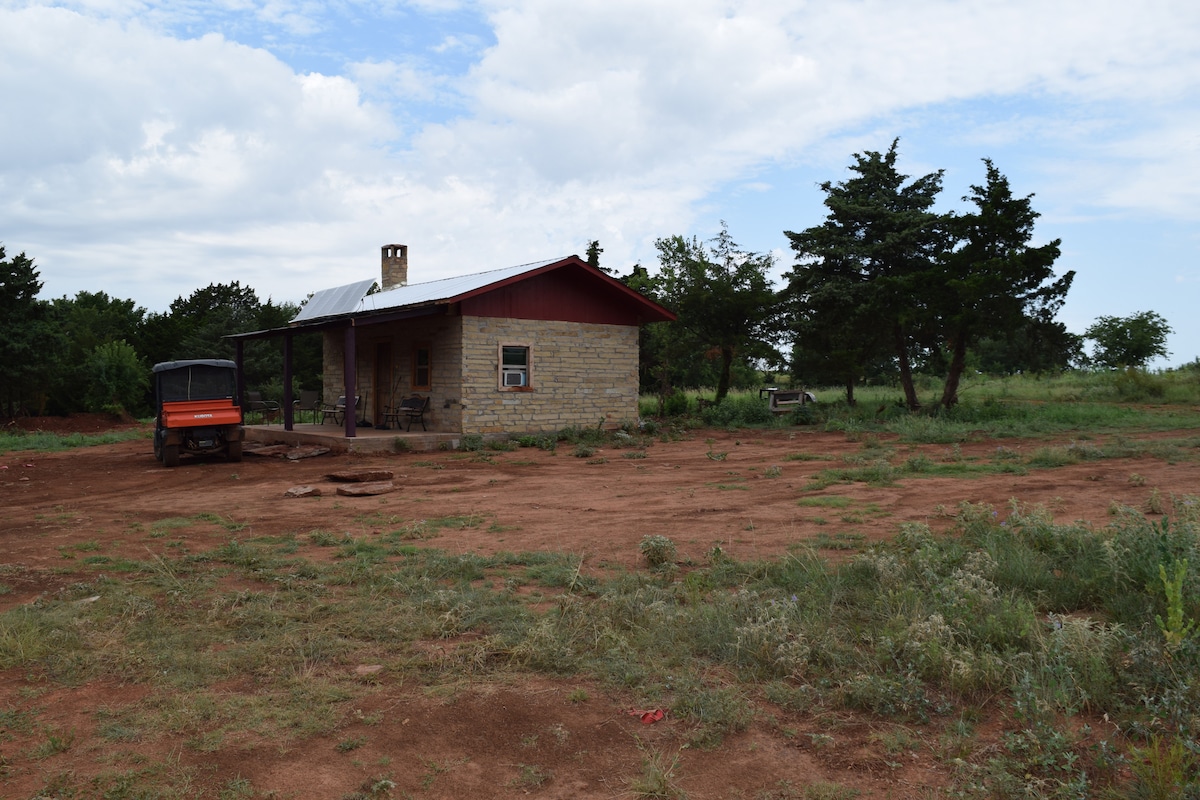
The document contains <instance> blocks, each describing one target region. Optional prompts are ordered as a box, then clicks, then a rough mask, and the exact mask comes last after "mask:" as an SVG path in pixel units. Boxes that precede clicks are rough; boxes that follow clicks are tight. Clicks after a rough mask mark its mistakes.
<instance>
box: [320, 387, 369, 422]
mask: <svg viewBox="0 0 1200 800" xmlns="http://www.w3.org/2000/svg"><path fill="white" fill-rule="evenodd" d="M361 407H362V395H358V396H356V397H355V398H354V413H355V415H357V414H358V410H359V408H361ZM330 417H333V424H334V425H341V424H342V423H343V422H345V421H346V395H344V394H343V395H338V399H337V402H336V403H334V404H333V405H331V406H324V407H323V408H322V409H321V424H322V425H324V424H325V420H327V419H329V418H330Z"/></svg>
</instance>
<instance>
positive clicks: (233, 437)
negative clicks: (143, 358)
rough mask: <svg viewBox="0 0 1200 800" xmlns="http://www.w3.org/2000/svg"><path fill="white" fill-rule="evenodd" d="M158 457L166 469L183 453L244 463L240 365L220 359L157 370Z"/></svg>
mask: <svg viewBox="0 0 1200 800" xmlns="http://www.w3.org/2000/svg"><path fill="white" fill-rule="evenodd" d="M154 401H155V403H154V404H155V408H156V410H157V412H158V413H157V416H156V417H155V424H154V457H155V458H157V459H158V460H159V461H161V462H162V463H163V466H164V467H175V466H178V465H179V454H180V453H188V454H190V455H208V454H224V456H225V458H227V459H228V460H230V461H241V460H242V439H243V438H244V437H245V429H244V428H243V427H242V407H241V405H240V404H239V403H238V396H237V365H236V364H234V363H233V362H232V361H228V360H225V359H218V358H208V359H196V360H192V361H164V362H163V363H161V364H155V365H154Z"/></svg>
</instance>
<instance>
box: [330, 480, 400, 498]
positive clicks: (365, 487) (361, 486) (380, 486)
mask: <svg viewBox="0 0 1200 800" xmlns="http://www.w3.org/2000/svg"><path fill="white" fill-rule="evenodd" d="M394 491H396V484H394V483H392V482H391V481H376V482H374V483H354V484H349V485H347V486H339V487H337V493H338V494H340V495H342V496H343V497H369V496H371V495H376V494H387V493H388V492H394Z"/></svg>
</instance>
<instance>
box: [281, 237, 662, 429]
mask: <svg viewBox="0 0 1200 800" xmlns="http://www.w3.org/2000/svg"><path fill="white" fill-rule="evenodd" d="M381 268H382V270H381V271H382V280H381V282H380V285H381V286H382V290H381V291H378V292H375V293H370V292H371V290H372V288H374V284H375V281H374V280H364V281H359V282H357V283H353V284H349V285H346V286H339V287H336V288H333V289H327V290H324V291H321V292H317V293H316V294H314V295H313V296H312V298H310V300H309V301H308V303H306V304H305V306H304V308H303V309H302V310H301V312H300V313H299V314H298V315H297V316H296V318H295V319H294V320H292V322H291V324H290V325H289V327H288V328H287V329H285V330H284V331H281V332H279V333H283V334H284V335H288V334H289V333H298V332H304V331H310V330H320V331H321V332H322V334H323V342H324V346H323V376H324V397H323V398H322V399H323V402H324V403H326V404H330V405H332V404H333V403H334V402H335V401H336V400H337V398H338V397H339V396H342V395H344V396H346V397H350V396H358V397H360V398H361V402H362V406H361V408H360V410H359V412H358V414H357V415H355V414H347V415H346V421H345V426H346V436H348V437H352V436H354V435H355V427H356V424H357V422H356V420H355V417H356V416H357V418H358V420H365V421H367V422H369V423H371V424H372V425H379V424H381V423H382V422H383V415H384V412H385V409H386V408H387V407H388V406H395V405H398V404H399V403H400V400H401V399H402V398H403V397H405V396H407V395H410V394H413V393H417V394H421V395H427V396H429V397H430V398H431V404H430V410H429V412H428V413H427V415H426V419H425V422H426V425H427V426H428V428H429V430H430V431H437V432H446V433H460V434H492V433H534V432H549V431H556V430H560V429H562V428H565V427H570V426H581V427H583V426H587V427H595V426H597V425H600V426H603V427H606V428H616V427H618V426H620V425H621V423H623V422H627V421H631V420H636V419H637V416H638V331H639V326H641V325H642V324H644V323H647V322H659V321H667V320H673V319H674V318H675V317H674V315H673V314H672V313H671V312H670V311H668V310H667V309H665V308H663V307H662V306H660V305H658V304H657V303H654V302H653V301H651V300H649V299H648V298H646V297H644V296H643V295H641V294H639V293H638V292H636V291H633V290H632V289H630V288H629V287H627V286H625V285H624V284H622V283H621V282H620V281H617V280H614V279H613V278H611V277H609V276H608V275H606V274H604V273H603V272H601V271H599V270H597V269H595V268H593V267H591V266H589V265H588V264H587V263H586V262H585V261H583V260H581V259H580V258H579V257H578V256H568V257H566V258H560V259H557V260H553V261H543V262H539V263H534V264H524V265H521V266H517V267H508V268H505V269H497V270H491V271H488V272H479V273H475V274H472V275H464V276H461V277H457V278H446V279H443V280H437V281H430V282H427V283H409V282H408V247H407V246H406V245H402V244H389V245H384V246H383V248H382V264H381ZM289 350H290V348H289V347H288V345H287V344H286V343H285V375H284V386H285V387H290V386H291V376H290V359H289V358H287V355H286V354H287V353H288V352H289ZM291 407H292V403H291V398H290V397H285V398H284V412H285V420H284V424H285V426H286V427H288V428H289V429H290V428H291V424H292V420H291V419H290V418H291V416H292V415H291V413H290V412H291Z"/></svg>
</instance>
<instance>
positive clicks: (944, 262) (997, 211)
mask: <svg viewBox="0 0 1200 800" xmlns="http://www.w3.org/2000/svg"><path fill="white" fill-rule="evenodd" d="M984 164H985V165H986V167H987V181H986V183H985V184H984V185H982V186H972V187H971V194H969V195H967V196H966V197H964V198H963V199H964V200H966V201H968V202H971V203H974V204H975V210H974V211H972V212H970V213H966V214H962V215H960V216H955V215H951V216H949V217H947V227H948V230H949V232H950V233H951V235H952V236H953V238H954V241H955V243H956V246H955V248H954V249H953V250H950V251H948V252H947V253H946V254H945V256H944V258H943V259H941V264H940V269H936V270H935V271H933V273H932V276H933V280H931V281H928V282H927V283H926V286H927V288H926V290H925V301H926V302H927V303H928V304H929V307H930V310H931V312H932V313H933V316H934V317H935V319H936V323H935V328H934V329H935V330H936V331H937V334H938V338H939V339H940V340H941V342H943V343H944V345H945V347H946V350H947V351H948V355H949V363H948V366H947V368H946V379H945V384H944V386H943V389H942V398H941V403H940V404H941V405H942V406H943V407H945V408H949V407H951V406H954V405H955V404H957V403H958V387H959V383H960V381H961V378H962V374H963V370H964V369H965V368H966V363H967V350H968V348H969V347H970V346H971V344H972V343H973V342H974V341H975V340H977V339H978V338H980V337H982V336H984V335H987V334H989V333H991V334H993V335H994V334H996V333H997V332H1005V331H1014V330H1018V329H1021V328H1023V327H1026V325H1027V323H1029V322H1030V321H1035V322H1038V323H1041V326H1042V327H1043V328H1044V327H1045V326H1046V325H1047V324H1050V323H1052V321H1053V317H1054V315H1055V314H1056V313H1057V312H1058V309H1059V308H1060V307H1061V306H1062V303H1063V301H1064V300H1065V299H1066V295H1067V291H1068V290H1069V289H1070V287H1071V282H1072V280H1073V279H1074V278H1075V273H1074V272H1068V273H1067V274H1066V275H1064V276H1062V277H1061V278H1058V279H1055V278H1054V262H1055V261H1056V260H1057V259H1058V256H1059V252H1060V251H1059V245H1060V244H1061V240H1058V239H1055V240H1054V241H1052V242H1050V243H1048V244H1045V245H1042V246H1040V247H1033V246H1031V245H1030V241H1031V239H1032V238H1033V227H1034V222H1035V221H1036V220H1037V218H1038V216H1039V215H1038V213H1037V212H1036V211H1034V210H1033V205H1032V203H1031V201H1030V198H1031V197H1032V195H1030V196H1029V197H1013V194H1012V191H1011V189H1010V188H1009V184H1008V179H1007V178H1006V177H1005V176H1004V175H1002V174H1001V173H1000V171H999V170H997V169H996V167H995V165H994V164H992V162H991V161H990V160H988V159H984ZM1026 329H1028V328H1026Z"/></svg>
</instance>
